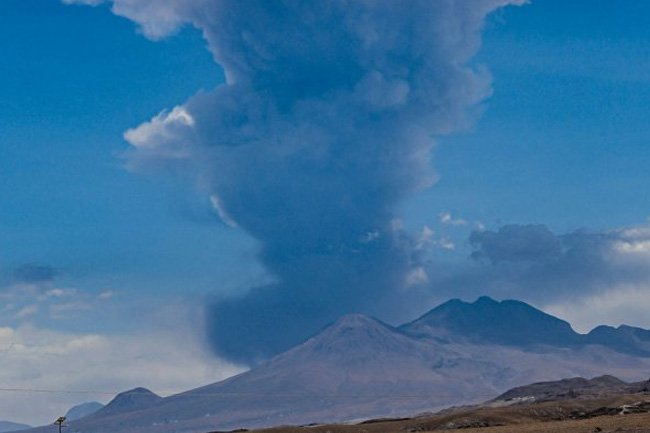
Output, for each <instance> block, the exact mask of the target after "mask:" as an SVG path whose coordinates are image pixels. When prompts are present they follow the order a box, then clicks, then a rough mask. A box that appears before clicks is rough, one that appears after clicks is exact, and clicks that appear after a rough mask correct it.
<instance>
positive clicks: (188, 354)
mask: <svg viewBox="0 0 650 433" xmlns="http://www.w3.org/2000/svg"><path fill="white" fill-rule="evenodd" d="M185 331H187V330H183V331H181V332H168V331H163V332H142V333H137V334H135V335H129V336H125V335H122V336H106V335H97V334H70V333H65V332H57V331H52V330H47V329H42V328H37V327H34V326H31V325H22V326H19V327H15V328H13V327H2V328H0V365H2V369H0V383H2V385H3V387H4V388H15V389H41V390H43V389H47V390H73V391H83V390H90V391H95V392H90V393H87V394H85V393H76V394H75V393H36V392H3V393H0V419H10V420H13V421H17V422H25V423H29V424H47V423H50V422H51V421H52V420H53V419H56V417H57V416H60V415H62V414H64V413H65V411H66V410H67V409H69V408H70V407H71V406H73V405H75V404H79V403H82V402H85V401H91V400H99V401H103V402H107V401H108V400H110V399H111V398H112V397H113V395H110V394H102V393H98V392H96V391H108V392H112V391H116V392H117V391H124V390H127V389H131V388H134V387H137V386H144V387H147V388H150V389H151V390H152V391H154V392H156V393H159V394H163V395H168V394H171V393H176V392H179V391H184V390H187V389H189V388H193V387H196V386H200V385H205V384H208V383H212V382H215V381H218V380H221V379H223V378H225V377H228V376H231V375H233V374H236V373H239V372H240V371H241V369H240V368H238V367H236V366H234V365H232V364H228V363H225V362H223V361H220V360H218V359H215V358H214V357H213V356H212V355H210V354H209V353H206V352H205V351H204V349H203V347H202V344H201V342H200V341H199V340H198V339H196V338H192V337H188V335H189V336H191V335H193V334H192V333H190V332H185Z"/></svg>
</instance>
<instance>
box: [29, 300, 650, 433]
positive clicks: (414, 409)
mask: <svg viewBox="0 0 650 433" xmlns="http://www.w3.org/2000/svg"><path fill="white" fill-rule="evenodd" d="M491 320H493V321H494V322H495V324H494V326H489V325H490V323H489V322H490V321H491ZM432 325H433V326H432ZM547 325H548V326H547ZM545 326H546V328H545ZM512 327H514V328H517V329H515V331H516V332H515V333H514V334H512V335H506V336H505V337H499V336H498V333H499V332H501V331H502V330H505V331H508V330H509V329H510V328H512ZM478 328H480V329H478ZM522 328H523V329H524V330H525V332H531V333H532V332H540V333H544V332H546V333H547V334H546V335H541V336H540V335H536V336H535V339H534V341H535V344H532V345H531V344H527V343H528V342H526V341H523V342H522V340H521V329H522ZM619 328H621V327H619ZM628 328H629V329H628ZM628 328H621V330H620V331H617V329H618V328H613V329H615V331H614V332H626V333H628V334H629V335H630V336H631V337H630V338H631V339H632V340H630V341H632V342H636V341H639V342H641V343H645V342H646V340H645V337H646V334H645V333H644V332H641V331H644V330H641V331H636V330H635V329H637V328H632V327H628ZM638 329H640V328H638ZM606 331H607V332H610V330H609V328H607V329H606ZM422 332H424V333H422ZM517 332H519V334H517ZM649 332H650V331H649ZM574 334H575V335H582V334H577V333H575V331H573V330H572V329H571V327H570V325H569V324H568V323H567V322H565V321H562V320H560V319H557V318H555V317H553V316H550V315H548V314H546V313H544V312H542V311H540V310H537V309H535V308H533V307H532V306H530V305H528V304H525V303H523V302H520V301H513V300H510V301H500V302H499V301H494V300H493V299H491V298H487V297H482V298H479V299H478V300H477V301H475V302H474V303H466V302H463V301H460V300H454V301H449V302H447V303H444V304H442V305H440V306H438V307H436V308H434V309H432V310H431V311H430V312H429V313H427V314H425V315H423V316H421V317H420V318H419V319H416V320H414V321H413V322H409V323H407V324H405V325H403V326H400V327H397V328H395V327H393V326H390V325H388V324H385V323H383V322H381V321H379V320H377V319H373V318H370V317H367V316H364V315H362V314H351V315H347V316H344V317H342V318H340V319H339V320H338V321H336V322H334V323H332V324H331V325H329V326H327V327H325V328H324V329H322V330H321V332H319V333H318V334H316V335H314V336H313V337H311V338H309V339H308V340H306V341H305V342H303V343H301V344H299V345H297V346H295V347H294V348H292V349H290V350H288V351H286V352H284V353H282V354H280V355H278V356H276V357H274V358H272V359H270V360H269V361H267V362H266V363H264V364H262V365H260V366H259V367H256V368H254V369H252V370H249V371H247V372H245V373H242V374H239V375H237V376H234V377H231V378H228V379H226V380H224V381H221V382H217V383H213V384H209V385H205V386H202V387H200V388H196V389H193V390H188V391H185V392H183V393H180V394H176V395H173V396H170V397H166V398H162V397H159V396H156V395H155V394H153V393H151V392H150V391H148V390H140V391H138V389H135V390H131V391H127V392H125V393H122V394H120V395H119V396H117V397H116V398H115V399H114V400H113V401H112V402H110V403H109V404H108V405H107V406H106V407H105V408H104V409H102V410H100V411H99V412H97V413H95V414H93V415H90V416H88V417H86V418H84V419H82V420H78V421H74V422H71V424H70V425H71V426H73V427H74V428H75V429H76V430H79V431H84V432H85V433H108V432H109V431H110V432H119V433H122V432H123V433H126V432H127V431H134V430H137V431H138V432H140V433H171V432H172V431H174V432H188V433H190V432H192V433H194V432H197V433H198V432H201V433H204V432H207V431H211V430H212V431H214V430H233V429H236V428H257V427H265V426H271V425H278V424H308V423H313V422H330V421H345V420H350V419H359V418H371V417H376V416H402V415H407V414H413V413H418V412H429V411H433V410H438V409H441V408H444V407H448V406H451V405H461V404H475V403H479V402H481V401H486V400H488V399H491V398H493V397H494V396H496V395H499V394H501V393H503V392H504V391H506V390H507V389H511V388H514V387H516V386H519V385H524V384H527V383H530V382H533V381H539V382H541V381H545V380H556V379H561V378H566V377H574V376H584V377H594V376H600V375H603V374H612V375H615V376H619V377H622V378H623V379H625V380H638V379H641V378H645V377H646V376H647V372H648V371H649V370H650V358H649V357H640V356H637V355H633V354H631V353H628V352H625V351H620V350H615V349H616V348H615V346H612V347H608V346H605V345H600V344H593V343H592V342H591V341H589V342H588V344H582V341H587V340H584V339H585V338H587V337H586V336H584V335H583V336H582V337H578V338H579V339H580V342H579V344H571V345H564V344H563V343H564V341H565V340H563V338H565V337H566V339H568V340H569V341H570V339H571V338H573V335H574ZM477 335H478V336H479V337H481V338H484V340H481V338H477ZM607 335H609V334H607ZM558 336H559V337H562V338H558ZM567 336H568V337H567ZM498 338H502V340H500V341H502V343H501V344H499V343H494V341H495V340H496V341H499V340H498ZM589 338H592V339H593V340H595V341H600V339H602V338H601V337H597V338H596V337H593V336H592V337H589ZM553 344H556V345H553ZM629 344H631V343H626V345H629ZM625 347H627V346H624V348H625ZM140 397H143V398H140ZM116 402H117V403H116ZM118 403H119V404H118ZM127 403H128V404H127ZM116 426H119V428H118V427H116ZM41 431H42V432H45V431H46V430H45V429H41V430H39V429H35V430H31V431H30V432H31V433H36V432H39V433H40V432H41Z"/></svg>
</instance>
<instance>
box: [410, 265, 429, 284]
mask: <svg viewBox="0 0 650 433" xmlns="http://www.w3.org/2000/svg"><path fill="white" fill-rule="evenodd" d="M427 281H429V276H428V275H427V272H426V271H425V270H424V268H423V267H421V266H420V267H417V268H415V269H412V270H411V271H410V272H409V273H408V274H407V275H406V286H407V287H410V286H414V285H416V284H422V283H426V282H427Z"/></svg>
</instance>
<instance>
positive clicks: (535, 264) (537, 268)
mask: <svg viewBox="0 0 650 433" xmlns="http://www.w3.org/2000/svg"><path fill="white" fill-rule="evenodd" d="M469 241H470V245H471V246H472V247H473V248H474V251H473V253H472V254H471V259H472V263H469V264H465V265H464V266H460V267H459V268H458V269H453V270H450V271H448V273H447V275H443V274H442V272H438V273H435V272H434V271H432V270H429V273H431V274H433V275H436V278H434V281H433V282H432V284H433V285H434V286H435V287H436V290H437V291H438V292H439V293H441V294H442V293H444V294H446V295H449V294H453V293H458V292H461V293H465V295H466V296H471V295H474V296H475V295H480V294H484V293H489V294H491V295H493V296H496V297H499V298H517V299H525V300H529V301H533V302H535V303H537V304H558V303H562V302H564V303H566V302H570V301H575V299H576V298H593V297H599V296H601V297H602V296H605V295H607V296H615V294H616V293H619V294H621V293H623V292H630V291H633V292H635V293H636V292H643V293H646V294H647V293H648V288H649V287H650V226H637V227H628V228H620V229H612V230H601V231H589V230H577V231H573V232H570V233H566V234H556V233H554V232H552V231H551V230H550V229H549V228H548V227H546V226H544V225H519V224H511V225H506V226H503V227H501V228H499V229H498V230H484V231H477V230H475V231H473V232H472V233H471V235H470V237H469ZM443 296H444V295H443ZM621 296H622V295H621ZM646 296H647V295H646Z"/></svg>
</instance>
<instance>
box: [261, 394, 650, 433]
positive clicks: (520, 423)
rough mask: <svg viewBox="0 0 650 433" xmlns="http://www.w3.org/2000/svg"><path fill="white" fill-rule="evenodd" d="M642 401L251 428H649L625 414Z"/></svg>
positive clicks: (391, 432)
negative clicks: (349, 422) (356, 422)
mask: <svg viewBox="0 0 650 433" xmlns="http://www.w3.org/2000/svg"><path fill="white" fill-rule="evenodd" d="M639 402H645V403H646V405H647V406H646V409H645V410H646V411H647V410H650V409H649V408H650V396H644V397H643V398H641V396H639V395H635V394H632V395H624V396H617V397H615V398H604V399H590V400H579V401H563V402H545V403H536V404H530V405H514V406H508V407H499V408H490V407H484V408H471V409H458V410H456V411H453V412H452V413H441V414H437V415H428V416H426V415H425V416H421V417H415V418H410V419H399V420H374V421H368V422H364V423H361V424H355V425H341V424H338V425H337V424H330V425H319V426H306V427H287V426H282V427H276V428H270V429H263V430H252V431H251V433H253V432H254V433H302V432H305V433H307V432H310V433H404V432H426V431H441V430H458V429H462V431H464V432H470V431H480V432H484V433H517V432H545V433H565V432H566V433H592V432H635V433H640V432H650V413H648V412H643V413H629V414H625V415H624V414H621V411H622V410H623V409H622V406H626V405H630V406H632V407H633V406H634V405H635V403H639ZM604 408H607V409H608V410H605V409H604ZM590 412H593V414H589V413H590ZM608 412H609V413H608ZM581 413H583V414H584V415H580V414H581Z"/></svg>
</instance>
